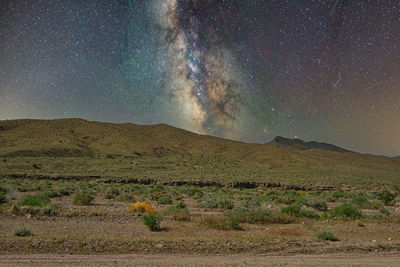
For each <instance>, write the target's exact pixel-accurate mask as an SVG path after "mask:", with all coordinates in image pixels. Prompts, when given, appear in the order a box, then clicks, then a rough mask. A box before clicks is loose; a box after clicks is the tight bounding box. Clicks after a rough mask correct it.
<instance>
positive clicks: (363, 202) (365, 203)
mask: <svg viewBox="0 0 400 267" xmlns="http://www.w3.org/2000/svg"><path fill="white" fill-rule="evenodd" d="M351 203H352V204H354V205H356V206H357V207H359V208H366V207H369V206H370V205H371V202H369V200H368V199H367V198H366V197H365V196H364V195H357V196H355V197H353V199H352V200H351Z"/></svg>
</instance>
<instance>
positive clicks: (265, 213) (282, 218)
mask: <svg viewBox="0 0 400 267" xmlns="http://www.w3.org/2000/svg"><path fill="white" fill-rule="evenodd" d="M232 215H233V216H234V217H235V218H236V219H237V220H238V222H239V223H261V224H263V223H285V224H286V223H291V222H293V221H294V220H293V218H291V217H290V216H288V215H286V214H282V213H278V212H274V211H271V210H266V209H246V208H235V209H234V210H233V211H232Z"/></svg>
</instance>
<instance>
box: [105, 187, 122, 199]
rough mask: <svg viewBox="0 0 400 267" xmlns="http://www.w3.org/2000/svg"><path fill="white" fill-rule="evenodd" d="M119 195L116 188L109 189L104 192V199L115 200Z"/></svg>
mask: <svg viewBox="0 0 400 267" xmlns="http://www.w3.org/2000/svg"><path fill="white" fill-rule="evenodd" d="M119 194H120V192H119V190H118V188H115V187H112V188H109V189H108V190H107V191H106V195H105V198H106V199H114V198H116V197H117V196H119Z"/></svg>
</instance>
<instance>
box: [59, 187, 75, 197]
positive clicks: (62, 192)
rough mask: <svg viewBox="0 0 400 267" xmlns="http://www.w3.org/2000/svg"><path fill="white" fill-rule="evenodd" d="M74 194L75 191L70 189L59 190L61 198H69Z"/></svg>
mask: <svg viewBox="0 0 400 267" xmlns="http://www.w3.org/2000/svg"><path fill="white" fill-rule="evenodd" d="M72 192H73V190H72V189H69V188H60V189H58V193H59V194H60V196H69V195H71V193H72Z"/></svg>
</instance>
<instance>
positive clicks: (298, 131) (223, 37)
mask: <svg viewBox="0 0 400 267" xmlns="http://www.w3.org/2000/svg"><path fill="white" fill-rule="evenodd" d="M0 12H1V13H0V119H16V118H44V119H50V118H64V117H80V118H84V119H89V120H99V121H111V122H132V123H138V124H153V123H167V124H170V125H174V126H177V127H181V128H184V129H187V130H191V131H195V132H198V133H203V134H211V135H216V136H220V137H224V138H230V139H235V140H241V141H246V142H258V143H265V142H268V141H270V140H271V139H272V138H273V137H274V136H277V135H281V136H286V137H290V138H294V137H297V138H301V139H304V140H317V141H324V142H330V143H334V144H336V145H340V146H343V147H346V148H348V149H352V150H356V151H360V152H368V153H376V154H385V155H399V154H400V138H399V137H400V75H399V73H400V4H399V3H398V2H397V1H390V0H388V1H372V0H371V1H369V0H366V1H355V0H328V1H321V0H319V1H318V0H314V1H305V0H299V1H283V0H279V1H278V0H275V1H262V0H254V1H227V0H226V1H211V0H204V1H203V0H202V1H199V0H197V1H195V0H165V1H162V0H149V1H139V0H137V1H105V0H104V1H61V0H52V1H50V0H42V1H39V0H38V1H11V0H5V1H2V2H1V9H0Z"/></svg>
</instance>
